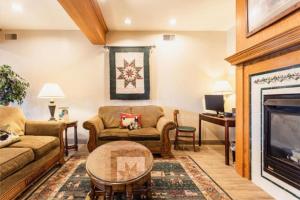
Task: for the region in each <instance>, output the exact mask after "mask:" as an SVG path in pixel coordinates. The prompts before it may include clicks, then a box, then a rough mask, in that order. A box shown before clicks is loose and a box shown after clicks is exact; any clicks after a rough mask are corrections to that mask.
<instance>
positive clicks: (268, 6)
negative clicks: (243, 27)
mask: <svg viewBox="0 0 300 200" xmlns="http://www.w3.org/2000/svg"><path fill="white" fill-rule="evenodd" d="M246 3H247V37H249V36H251V35H253V34H255V33H257V32H258V31H260V30H262V29H264V28H266V27H268V26H270V25H271V24H273V23H274V22H276V21H278V20H279V19H281V18H283V17H285V16H287V15H288V14H290V13H292V12H293V11H295V10H297V9H298V8H300V0H246Z"/></svg>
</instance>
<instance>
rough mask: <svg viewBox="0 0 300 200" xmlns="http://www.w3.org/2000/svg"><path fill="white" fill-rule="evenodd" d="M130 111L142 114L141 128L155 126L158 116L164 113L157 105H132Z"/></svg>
mask: <svg viewBox="0 0 300 200" xmlns="http://www.w3.org/2000/svg"><path fill="white" fill-rule="evenodd" d="M132 113H133V114H141V115H142V127H143V128H149V127H153V128H155V127H156V124H157V121H158V120H159V118H160V117H162V116H163V115H164V112H163V109H162V108H161V107H159V106H134V107H132Z"/></svg>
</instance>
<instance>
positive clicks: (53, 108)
mask: <svg viewBox="0 0 300 200" xmlns="http://www.w3.org/2000/svg"><path fill="white" fill-rule="evenodd" d="M48 107H49V111H50V115H51V117H50V119H49V121H56V119H55V117H54V114H55V108H56V105H55V103H54V101H53V100H51V101H50V103H49V106H48Z"/></svg>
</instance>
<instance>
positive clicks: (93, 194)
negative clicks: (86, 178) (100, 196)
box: [90, 181, 95, 200]
mask: <svg viewBox="0 0 300 200" xmlns="http://www.w3.org/2000/svg"><path fill="white" fill-rule="evenodd" d="M90 199H91V200H94V199H95V186H94V184H93V182H92V181H91V192H90Z"/></svg>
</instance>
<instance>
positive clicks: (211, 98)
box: [205, 95, 224, 113]
mask: <svg viewBox="0 0 300 200" xmlns="http://www.w3.org/2000/svg"><path fill="white" fill-rule="evenodd" d="M205 105H206V110H214V111H216V112H217V113H219V112H224V97H223V95H205Z"/></svg>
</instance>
